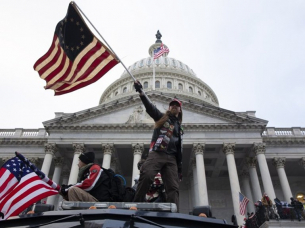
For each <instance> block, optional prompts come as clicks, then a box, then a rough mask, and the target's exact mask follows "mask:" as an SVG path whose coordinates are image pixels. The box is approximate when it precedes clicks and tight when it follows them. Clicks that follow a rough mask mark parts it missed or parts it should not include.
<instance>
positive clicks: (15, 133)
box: [0, 128, 48, 138]
mask: <svg viewBox="0 0 305 228" xmlns="http://www.w3.org/2000/svg"><path fill="white" fill-rule="evenodd" d="M47 136H48V133H47V132H46V130H45V129H44V128H39V129H23V128H15V129H0V138H10V137H14V138H15V137H28V138H32V137H35V138H36V137H37V138H38V137H39V138H44V137H47Z"/></svg>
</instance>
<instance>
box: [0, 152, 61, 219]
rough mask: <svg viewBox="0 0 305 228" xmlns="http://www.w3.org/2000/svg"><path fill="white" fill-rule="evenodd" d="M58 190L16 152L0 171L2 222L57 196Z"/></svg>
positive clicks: (0, 210) (58, 187)
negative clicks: (50, 197) (48, 198)
mask: <svg viewBox="0 0 305 228" xmlns="http://www.w3.org/2000/svg"><path fill="white" fill-rule="evenodd" d="M59 189H60V186H58V185H57V184H56V183H53V181H51V180H50V179H49V178H47V177H46V176H45V175H44V173H42V172H41V171H40V170H39V169H37V168H36V167H35V166H34V165H33V164H32V163H31V162H29V161H28V160H27V159H26V158H24V157H23V156H22V155H21V154H19V153H17V152H16V157H14V158H11V159H9V160H8V161H7V162H5V163H4V165H3V166H2V167H1V169H0V213H2V214H3V215H4V218H3V219H4V220H5V219H7V218H9V217H11V216H16V215H18V214H20V213H21V212H22V211H23V210H25V209H26V208H27V207H29V206H31V205H32V204H34V203H36V202H37V201H39V200H41V199H43V198H46V197H48V196H51V195H56V194H58V191H59ZM1 220H2V218H1V217H0V221H1Z"/></svg>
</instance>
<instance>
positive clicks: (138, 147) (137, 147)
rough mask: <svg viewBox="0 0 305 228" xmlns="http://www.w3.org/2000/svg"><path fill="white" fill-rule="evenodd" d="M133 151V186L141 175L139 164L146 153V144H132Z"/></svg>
mask: <svg viewBox="0 0 305 228" xmlns="http://www.w3.org/2000/svg"><path fill="white" fill-rule="evenodd" d="M132 151H133V166H132V180H131V186H133V185H134V184H135V181H134V179H135V178H136V177H137V176H138V175H139V174H140V170H139V169H138V162H139V161H140V160H141V156H142V153H143V151H144V143H141V144H139V143H136V144H132Z"/></svg>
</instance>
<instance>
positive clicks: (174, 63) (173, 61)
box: [172, 59, 177, 67]
mask: <svg viewBox="0 0 305 228" xmlns="http://www.w3.org/2000/svg"><path fill="white" fill-rule="evenodd" d="M172 63H173V66H174V67H176V66H177V64H176V61H175V60H174V59H172Z"/></svg>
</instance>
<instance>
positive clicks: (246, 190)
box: [239, 170, 255, 213]
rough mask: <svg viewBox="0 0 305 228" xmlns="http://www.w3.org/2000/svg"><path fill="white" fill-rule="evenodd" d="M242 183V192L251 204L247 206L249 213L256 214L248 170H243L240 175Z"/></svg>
mask: <svg viewBox="0 0 305 228" xmlns="http://www.w3.org/2000/svg"><path fill="white" fill-rule="evenodd" d="M239 176H240V179H241V182H242V187H243V189H244V192H242V193H243V194H244V195H245V196H246V197H247V198H248V199H249V203H248V205H247V211H248V212H249V213H251V212H254V213H255V208H254V202H253V197H252V192H251V188H250V180H249V172H248V171H246V170H242V171H241V172H240V174H239Z"/></svg>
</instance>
